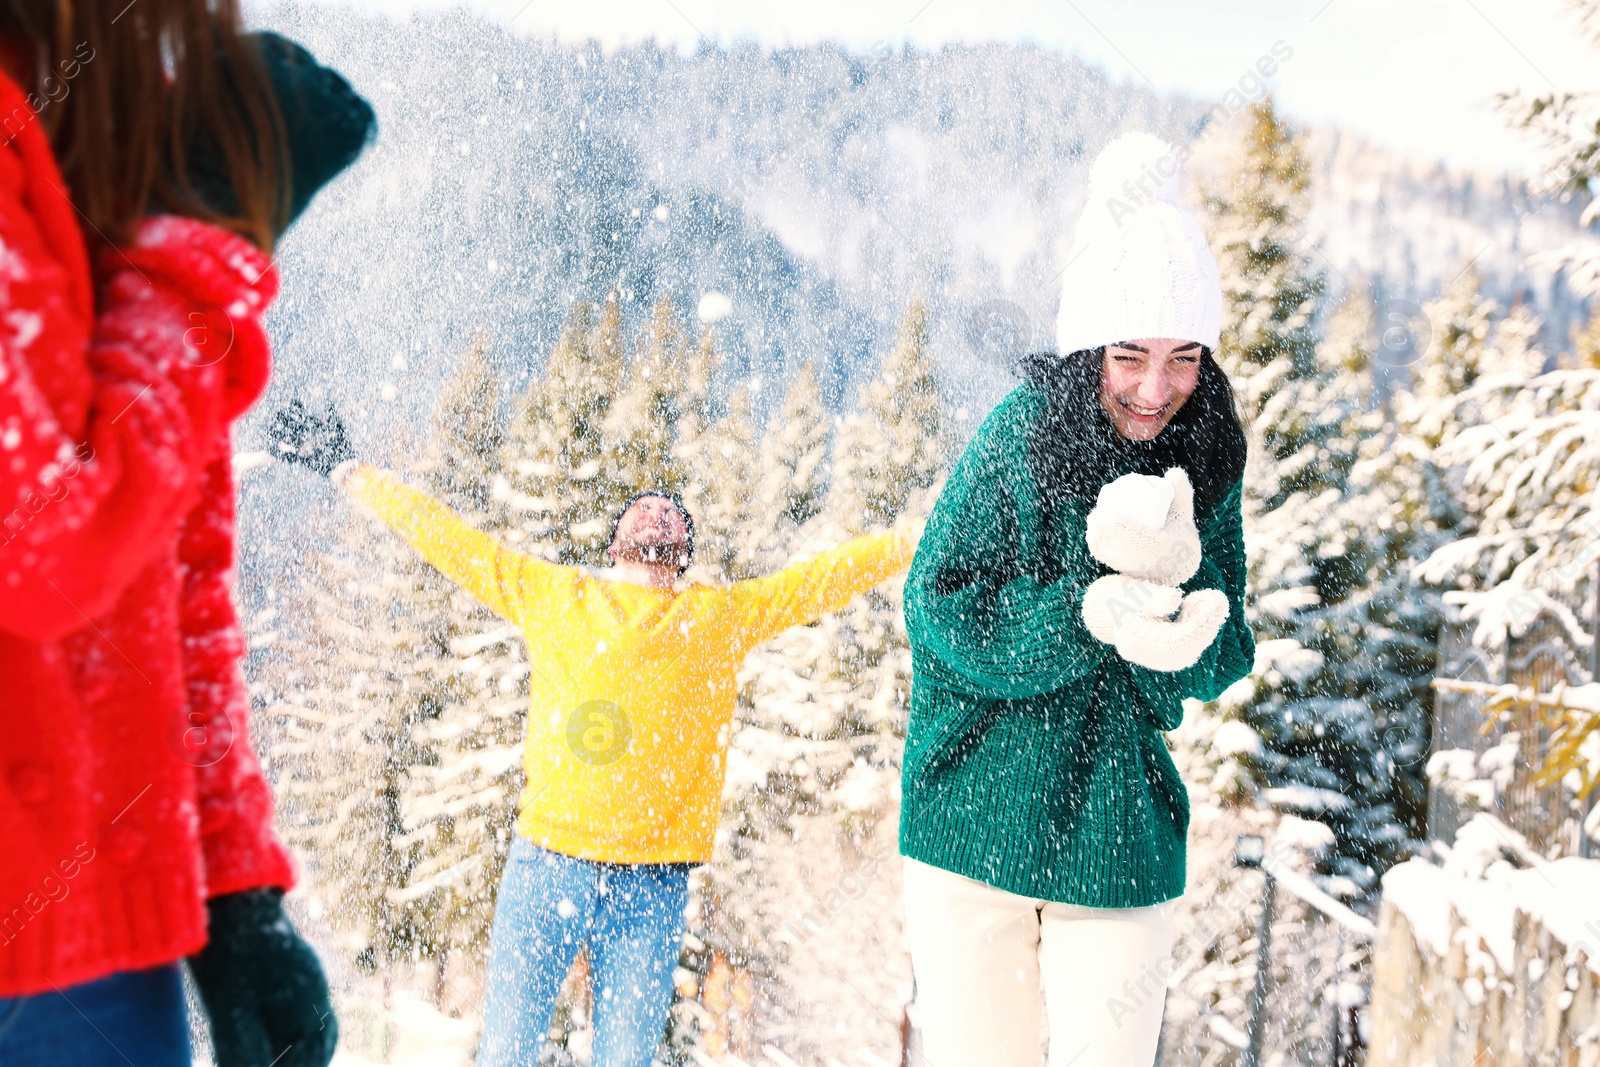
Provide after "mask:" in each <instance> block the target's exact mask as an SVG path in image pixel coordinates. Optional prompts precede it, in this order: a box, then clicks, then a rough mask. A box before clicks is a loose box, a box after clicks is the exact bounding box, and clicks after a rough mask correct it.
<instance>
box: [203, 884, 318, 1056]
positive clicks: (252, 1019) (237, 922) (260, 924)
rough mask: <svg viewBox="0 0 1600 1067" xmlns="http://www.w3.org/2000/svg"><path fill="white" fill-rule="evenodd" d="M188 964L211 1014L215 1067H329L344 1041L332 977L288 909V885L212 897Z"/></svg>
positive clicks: (208, 1013)
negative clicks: (202, 940)
mask: <svg viewBox="0 0 1600 1067" xmlns="http://www.w3.org/2000/svg"><path fill="white" fill-rule="evenodd" d="M207 908H208V909H209V910H210V912H211V922H210V935H209V937H208V939H207V941H206V947H205V948H203V949H201V950H200V954H199V955H197V956H191V957H189V969H190V971H191V972H192V973H193V974H194V982H195V985H196V986H197V987H199V990H200V999H201V1000H202V1001H204V1002H205V1006H206V1014H207V1015H209V1016H210V1017H211V1044H212V1045H213V1046H214V1047H215V1049H216V1063H217V1067H327V1063H328V1061H329V1060H331V1059H333V1050H334V1046H335V1045H337V1044H338V1042H339V1022H338V1020H337V1019H335V1018H334V1015H333V1005H332V1003H330V1002H329V1000H328V980H327V979H326V978H324V977H323V974H322V965H321V964H320V963H318V962H317V954H316V953H315V952H314V951H313V950H312V948H311V946H310V945H308V944H306V943H305V941H304V940H302V939H301V937H300V935H299V934H297V933H295V929H294V927H293V926H291V925H289V919H288V916H286V915H284V913H283V890H281V889H247V890H245V891H244V892H242V893H228V894H226V895H224V896H220V897H213V898H212V899H211V900H210V902H208V904H207Z"/></svg>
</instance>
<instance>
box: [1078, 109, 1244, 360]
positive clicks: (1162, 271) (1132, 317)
mask: <svg viewBox="0 0 1600 1067" xmlns="http://www.w3.org/2000/svg"><path fill="white" fill-rule="evenodd" d="M1180 162H1181V160H1180V157H1179V155H1178V152H1177V151H1176V150H1175V149H1174V148H1173V147H1172V146H1171V145H1169V144H1167V143H1166V142H1165V141H1163V140H1161V139H1160V138H1157V137H1152V136H1151V135H1150V134H1148V133H1127V134H1123V135H1122V136H1121V137H1119V138H1117V139H1116V140H1115V141H1113V142H1111V144H1109V145H1107V146H1106V148H1105V149H1104V150H1103V151H1102V152H1101V153H1100V156H1099V158H1098V159H1096V160H1095V161H1094V166H1093V167H1092V168H1091V169H1090V171H1089V200H1088V203H1086V204H1085V205H1084V208H1083V214H1082V216H1080V217H1079V219H1078V228H1077V231H1076V232H1075V233H1074V234H1073V244H1072V252H1071V254H1070V256H1069V257H1068V260H1067V269H1066V270H1065V271H1064V272H1062V276H1061V313H1060V314H1059V315H1058V316H1057V318H1056V351H1057V352H1058V353H1060V354H1061V355H1063V356H1064V355H1066V354H1067V353H1069V352H1077V351H1079V350H1081V349H1085V348H1098V347H1100V346H1101V345H1108V344H1114V343H1116V342H1117V341H1131V340H1133V339H1134V338H1137V337H1177V338H1182V339H1183V340H1185V341H1198V342H1200V343H1201V344H1203V345H1206V346H1207V347H1209V348H1211V349H1212V350H1213V351H1214V350H1215V349H1216V347H1217V339H1218V336H1219V335H1220V333H1221V331H1222V281H1221V279H1220V278H1219V276H1218V274H1217V261H1216V259H1215V258H1214V257H1213V256H1212V255H1211V248H1210V246H1208V245H1207V244H1206V238H1205V234H1204V233H1202V232H1201V231H1200V226H1199V224H1198V223H1197V222H1196V221H1195V220H1194V216H1192V215H1191V214H1190V213H1189V212H1188V211H1187V210H1186V209H1184V208H1183V207H1182V206H1180V205H1179V204H1178V169H1179V164H1180Z"/></svg>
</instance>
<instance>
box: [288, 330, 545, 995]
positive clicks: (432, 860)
mask: <svg viewBox="0 0 1600 1067" xmlns="http://www.w3.org/2000/svg"><path fill="white" fill-rule="evenodd" d="M501 438H502V426H501V411H499V382H498V376H496V373H494V370H493V366H491V365H490V362H488V358H486V355H485V344H483V339H482V338H480V339H478V341H477V342H475V344H474V349H472V350H470V352H469V355H467V357H466V360H464V363H462V368H461V371H459V373H458V374H456V378H454V379H453V381H451V382H450V384H448V386H446V389H445V392H443V395H442V398H440V402H438V405H437V406H435V410H434V418H432V424H430V434H429V438H427V445H426V448H424V454H422V459H421V461H419V462H418V464H416V466H414V467H411V469H410V470H406V472H405V474H406V478H408V480H411V482H414V483H416V485H419V486H421V488H424V490H426V491H429V493H432V494H434V496H437V498H440V499H442V501H445V502H446V504H450V506H451V507H454V509H458V510H459V512H462V514H464V515H466V517H467V518H469V520H477V522H483V520H485V518H486V517H488V512H490V507H491V501H490V483H491V478H493V474H494V466H496V459H498V453H499V448H501ZM350 520H352V522H350V526H349V528H347V531H346V533H344V534H342V536H341V541H339V544H338V545H336V547H334V549H333V550H331V552H328V553H326V555H323V557H320V558H317V560H314V563H312V566H310V571H309V574H307V589H306V593H304V600H306V603H307V606H309V608H310V613H309V614H307V616H304V617H301V619H296V621H294V629H296V635H294V637H293V638H291V640H290V645H288V646H286V648H285V657H283V662H285V664H286V665H290V664H298V667H293V665H290V667H288V670H290V673H286V675H283V680H282V681H277V680H275V675H277V669H269V672H267V678H269V685H270V688H274V689H275V691H277V701H275V702H274V705H272V707H270V710H269V715H270V717H274V718H275V720H277V725H278V726H277V728H278V733H282V734H283V736H288V737H293V739H294V742H296V745H294V747H293V750H285V749H282V747H280V752H275V755H280V757H282V758H285V760H286V763H285V766H291V768H293V769H291V771H290V774H288V776H290V781H288V782H286V784H285V787H283V792H285V795H286V798H288V806H290V808H293V809H294V811H296V819H294V822H293V824H291V825H293V829H291V837H293V838H294V840H296V843H298V845H301V848H302V849H304V854H307V857H309V864H310V867H312V869H314V872H317V873H318V881H320V883H322V885H323V886H325V899H326V902H328V905H330V910H331V912H333V920H334V925H336V926H338V928H339V929H341V931H342V933H344V934H346V936H349V937H354V939H357V941H363V944H362V945H358V957H357V958H358V960H362V961H370V963H371V965H373V966H374V968H378V969H379V971H381V973H382V977H384V981H386V982H387V981H389V979H390V971H392V968H394V966H395V965H406V963H418V961H421V960H424V958H430V960H437V961H438V965H440V968H443V966H445V957H448V955H450V952H451V950H453V949H454V947H462V949H467V947H475V945H477V941H475V934H474V933H472V931H470V929H469V933H466V934H462V929H461V928H462V926H464V925H466V926H469V928H474V923H475V913H477V912H482V910H483V909H485V899H486V897H485V891H483V886H485V878H483V877H475V875H482V873H490V875H493V873H498V862H496V857H498V856H502V854H504V827H506V824H507V822H509V814H507V813H506V811H504V809H502V806H501V808H499V809H496V806H494V805H493V801H488V803H462V797H467V798H470V800H472V801H482V800H483V798H482V797H480V793H483V792H485V785H483V784H482V782H480V781H477V779H475V777H474V776H472V774H467V773H464V771H462V763H464V758H470V757H464V755H462V750H477V749H482V747H483V737H485V736H498V734H504V733H506V731H507V725H514V723H520V717H518V713H517V712H510V713H507V709H506V707H501V705H498V704H494V702H493V699H490V697H491V696H493V694H498V693H499V689H501V681H502V678H506V677H510V678H512V685H515V680H518V678H520V677H522V675H523V673H525V672H526V667H525V664H523V661H522V654H520V646H518V645H517V643H515V641H514V640H510V638H512V633H510V632H509V630H506V627H504V624H502V622H501V621H498V619H494V617H493V616H491V614H490V613H488V611H486V609H485V608H482V605H478V603H477V601H474V600H472V598H470V597H469V595H467V593H464V592H461V590H458V589H454V585H453V584H451V582H450V581H448V579H445V577H443V576H442V574H438V571H435V569H434V568H432V566H430V565H427V563H426V561H422V560H421V557H418V555H416V552H413V550H411V549H410V545H406V544H403V542H402V541H400V539H398V537H395V536H394V534H392V533H390V531H387V530H384V528H381V526H379V525H376V523H374V522H373V520H371V518H368V517H365V515H358V514H354V512H352V514H350ZM374 557H376V560H374ZM374 563H376V565H374ZM466 651H472V653H475V656H474V657H472V659H462V654H464V653H466ZM296 673H298V677H294V675H296ZM502 704H507V705H510V707H517V701H515V697H512V699H509V701H502ZM518 710H520V709H518ZM290 757H293V758H290ZM485 773H486V776H488V777H494V776H501V777H504V776H506V774H507V773H514V771H509V769H507V768H504V766H496V768H485ZM482 776H483V774H480V776H478V777H482ZM496 787H499V789H501V790H502V792H504V790H507V789H509V790H514V789H515V785H514V784H506V785H501V784H499V782H496ZM496 841H499V851H498V853H496ZM469 853H470V854H474V856H475V857H477V859H475V861H474V862H466V861H464V857H466V856H467V854H469ZM488 885H493V881H488Z"/></svg>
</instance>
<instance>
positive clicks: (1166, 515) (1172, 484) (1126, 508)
mask: <svg viewBox="0 0 1600 1067" xmlns="http://www.w3.org/2000/svg"><path fill="white" fill-rule="evenodd" d="M1168 502H1170V503H1168ZM1164 504H1165V506H1163V505H1164ZM1085 535H1086V540H1087V541H1088V544H1089V552H1090V553H1091V554H1092V555H1093V556H1094V558H1095V559H1097V560H1099V561H1100V562H1101V563H1104V564H1105V565H1106V566H1107V567H1110V568H1111V569H1112V570H1114V571H1121V572H1122V573H1123V574H1126V575H1129V576H1131V577H1134V578H1143V579H1145V580H1146V581H1150V582H1155V583H1156V584H1157V585H1182V584H1183V583H1184V582H1186V581H1188V580H1189V578H1190V577H1191V576H1193V574H1194V572H1195V571H1197V570H1199V569H1200V531H1199V530H1198V529H1196V527H1195V524H1194V487H1193V486H1192V485H1190V484H1189V475H1188V474H1187V473H1186V472H1185V471H1184V469H1183V468H1182V467H1173V468H1171V469H1170V470H1168V471H1167V473H1166V474H1164V475H1162V476H1161V477H1160V478H1156V477H1154V476H1152V475H1148V474H1124V475H1123V476H1122V477H1120V478H1118V479H1117V480H1116V481H1114V482H1109V483H1107V484H1106V485H1102V486H1101V487H1100V495H1099V497H1098V498H1097V499H1096V500H1095V505H1094V508H1093V509H1092V510H1091V511H1090V512H1089V516H1088V520H1087V529H1086V531H1085Z"/></svg>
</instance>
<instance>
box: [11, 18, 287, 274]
mask: <svg viewBox="0 0 1600 1067" xmlns="http://www.w3.org/2000/svg"><path fill="white" fill-rule="evenodd" d="M239 6H240V0H139V2H138V3H129V2H128V0H0V44H3V45H4V48H3V49H0V57H3V58H4V60H5V63H6V68H7V72H8V73H9V74H10V75H11V76H12V78H13V79H15V80H16V82H17V83H18V84H19V85H20V86H21V88H22V90H23V91H24V92H25V93H27V94H28V97H29V103H30V104H31V105H32V106H33V109H34V110H35V111H36V112H38V114H39V118H40V120H41V121H42V122H43V123H44V127H45V129H46V130H47V131H48V132H49V134H50V143H51V146H52V147H53V148H54V149H55V154H56V159H57V161H58V162H59V163H60V166H61V174H62V176H63V177H64V178H66V180H67V185H68V186H69V187H70V188H71V191H72V201H73V203H74V204H76V205H77V208H78V210H79V211H80V212H82V213H83V216H84V218H85V219H86V220H87V221H88V224H89V226H90V227H92V231H91V232H90V233H88V234H87V236H88V237H89V238H91V240H92V239H93V238H95V237H96V236H103V237H104V238H105V239H106V240H109V241H112V242H118V243H120V242H124V241H127V240H128V239H129V238H130V237H131V236H132V234H133V228H134V226H135V225H136V224H137V223H138V221H139V219H140V218H142V217H143V216H145V215H146V214H149V213H150V212H152V211H167V212H172V213H175V214H181V215H191V216H194V217H196V218H201V219H205V220H206V221H208V222H214V223H217V224H218V225H221V226H226V227H228V228H229V229H232V230H235V231H237V232H239V233H242V234H244V235H245V236H247V237H249V238H250V239H252V240H253V241H254V242H255V243H256V244H257V245H259V246H260V247H262V248H263V249H266V250H268V251H270V250H271V248H272V243H273V240H274V238H275V236H276V235H277V233H278V232H280V231H281V230H282V228H283V224H284V219H285V217H286V211H287V207H286V204H287V194H288V187H289V183H288V180H287V171H286V163H287V161H286V159H285V158H284V151H283V148H282V145H283V142H284V133H283V120H282V116H281V115H280V114H279V112H278V109H277V105H276V101H275V100H274V97H273V93H272V87H271V85H270V83H269V81H268V78H267V73H266V70H265V67H264V65H263V62H262V58H261V56H260V55H259V50H258V49H257V48H254V47H250V46H249V45H248V44H247V42H246V41H245V39H244V34H243V32H242V28H241V16H240V11H239ZM29 119H30V116H25V115H14V116H7V128H6V130H5V131H4V136H7V137H9V136H14V134H15V127H16V124H18V123H24V122H27V121H29ZM197 146H198V147H199V148H200V149H201V150H202V151H204V152H205V153H206V154H207V156H208V157H210V158H211V159H213V160H215V161H216V163H218V164H220V169H221V171H222V175H223V177H224V178H225V179H226V184H227V188H228V189H229V190H230V191H231V193H232V201H233V202H232V204H231V205H229V207H228V208H226V209H219V208H218V207H217V206H216V205H215V204H214V203H211V202H208V200H207V198H206V197H205V196H204V195H203V193H202V190H200V189H197V188H196V186H195V183H194V180H193V168H192V167H191V166H190V158H189V157H190V154H191V153H192V152H193V151H194V150H195V149H196V147H197Z"/></svg>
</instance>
